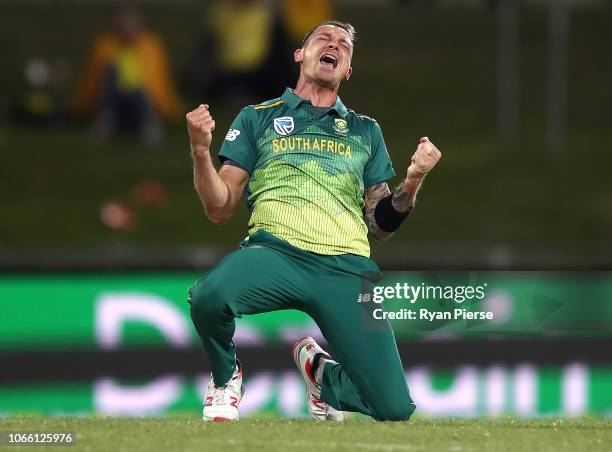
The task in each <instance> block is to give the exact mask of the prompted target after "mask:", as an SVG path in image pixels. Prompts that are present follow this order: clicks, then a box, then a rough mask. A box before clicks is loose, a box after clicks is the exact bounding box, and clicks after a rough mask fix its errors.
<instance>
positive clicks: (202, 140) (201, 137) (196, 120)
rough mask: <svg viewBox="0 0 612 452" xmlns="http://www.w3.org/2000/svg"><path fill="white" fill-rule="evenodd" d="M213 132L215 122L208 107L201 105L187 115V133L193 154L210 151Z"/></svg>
mask: <svg viewBox="0 0 612 452" xmlns="http://www.w3.org/2000/svg"><path fill="white" fill-rule="evenodd" d="M213 130H215V120H214V119H213V117H212V116H211V115H210V111H209V110H208V105H203V104H200V106H199V107H198V108H196V109H195V110H193V111H190V112H189V113H187V132H189V140H190V141H191V150H192V151H193V152H197V151H205V152H207V151H208V148H209V147H210V143H211V142H212V132H213Z"/></svg>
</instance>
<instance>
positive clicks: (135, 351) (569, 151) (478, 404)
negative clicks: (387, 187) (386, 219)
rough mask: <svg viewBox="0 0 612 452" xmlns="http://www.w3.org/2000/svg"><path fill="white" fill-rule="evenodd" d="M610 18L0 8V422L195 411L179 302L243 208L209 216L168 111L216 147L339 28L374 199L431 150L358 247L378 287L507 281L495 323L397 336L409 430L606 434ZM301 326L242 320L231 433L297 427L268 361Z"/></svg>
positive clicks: (426, 4)
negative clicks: (567, 422)
mask: <svg viewBox="0 0 612 452" xmlns="http://www.w3.org/2000/svg"><path fill="white" fill-rule="evenodd" d="M611 13H612V9H611V6H610V4H609V2H606V1H603V0H602V1H596V0H565V1H563V0H541V1H537V0H524V1H518V0H516V1H515V0H499V1H494V0H489V1H485V0H437V1H419V0H413V1H410V0H404V1H393V0H352V1H351V0H343V1H340V0H338V1H337V2H331V1H324V0H287V1H282V2H281V1H278V2H273V1H261V2H260V1H257V0H240V1H238V0H236V1H231V2H230V1H227V2H208V1H194V0H180V1H174V2H171V3H169V2H161V1H153V0H150V1H146V0H143V1H138V2H133V3H131V4H130V5H128V6H126V5H125V4H119V3H116V2H109V1H87V2H85V1H83V2H81V1H76V0H73V1H69V0H47V1H29V0H24V1H7V0H4V1H0V25H1V26H0V50H1V51H0V55H1V58H2V71H0V92H1V93H2V94H1V95H0V108H1V110H0V111H1V115H2V116H1V119H0V121H1V122H0V187H1V189H0V206H1V212H2V221H1V222H0V271H1V273H0V416H12V415H15V414H20V413H31V414H42V415H83V414H91V413H101V414H113V415H128V416H132V415H138V416H142V415H145V416H148V415H164V414H169V413H178V412H189V413H191V414H193V416H197V415H198V414H199V410H200V399H201V397H202V394H203V392H204V388H205V385H206V383H207V379H208V363H207V360H206V357H205V355H204V353H203V351H201V349H200V346H199V343H198V341H197V339H196V335H195V333H194V331H193V327H192V325H191V322H190V319H189V315H188V305H187V303H186V289H187V287H188V286H189V285H191V284H192V283H193V282H194V281H195V280H196V279H197V278H198V277H199V275H201V274H202V273H203V272H205V271H206V270H207V269H208V268H210V267H211V266H213V265H214V264H215V262H217V261H218V260H219V259H220V257H221V256H223V254H224V253H226V252H228V251H230V250H233V249H235V248H236V246H237V243H238V242H239V241H240V239H242V238H243V237H244V236H245V234H246V220H247V212H246V209H241V210H240V211H239V213H238V214H237V215H236V217H235V218H233V219H232V220H231V221H230V222H229V223H228V224H226V225H223V226H220V227H219V226H215V225H213V224H211V223H208V222H207V221H206V220H205V218H204V216H203V214H202V213H201V207H200V204H199V201H198V198H197V195H196V194H195V192H194V191H193V189H192V182H191V178H192V176H191V162H190V156H189V150H188V141H187V136H186V133H185V128H184V124H183V121H182V118H183V116H184V113H185V112H186V111H188V109H191V108H193V107H194V106H196V105H198V104H199V103H203V102H206V103H210V104H211V109H212V110H213V112H214V115H215V117H216V119H217V130H218V132H217V134H216V135H215V139H214V144H216V146H217V147H218V146H219V144H220V142H221V139H222V136H223V134H224V130H226V129H227V127H228V126H229V123H230V121H231V119H232V117H233V115H235V114H236V113H237V111H238V109H239V108H241V107H242V106H243V105H246V104H248V103H256V102H260V101H262V100H264V99H266V98H271V97H276V96H277V95H280V93H281V92H282V90H283V88H284V85H285V84H286V83H292V80H293V79H294V77H295V73H296V71H295V68H293V67H292V66H291V61H290V54H291V51H292V49H293V48H294V47H296V45H297V44H296V42H297V41H298V40H299V37H301V36H302V35H303V33H304V32H305V31H306V30H307V29H308V28H310V27H311V26H312V25H313V24H315V23H318V22H320V21H322V20H325V19H328V18H330V17H335V18H339V19H342V20H346V21H350V22H352V23H353V24H354V25H355V26H356V28H357V31H358V34H359V40H358V43H357V46H356V50H355V57H354V63H353V66H354V75H353V77H352V78H351V81H350V82H349V83H347V84H346V85H345V86H343V87H342V88H341V97H342V99H343V101H344V102H345V103H346V104H347V105H348V106H350V107H351V108H353V109H355V110H356V111H358V112H361V113H364V114H368V115H371V116H374V117H376V118H377V119H378V120H379V122H380V123H381V125H382V128H383V131H384V133H385V137H386V140H387V145H388V147H389V150H390V154H391V156H392V159H393V161H394V165H395V168H396V172H397V173H398V175H400V176H398V177H397V179H396V180H395V181H393V183H394V184H395V183H397V182H399V181H400V177H401V174H402V172H403V171H404V169H405V168H406V165H407V163H408V161H409V157H410V155H411V154H412V152H413V150H414V149H415V147H416V144H417V143H418V139H419V137H420V136H422V135H428V136H429V137H430V138H431V139H432V141H434V142H435V143H436V144H437V145H438V147H439V148H440V149H441V150H442V152H443V154H444V159H443V160H442V162H441V165H440V166H439V168H437V169H436V171H435V172H434V173H433V174H432V175H431V176H430V178H429V179H428V181H427V183H426V184H425V187H424V189H423V191H422V194H421V196H420V201H419V204H418V207H417V209H416V211H415V214H414V216H413V217H412V218H411V219H410V221H409V223H408V224H407V225H406V226H405V227H404V229H403V230H402V232H401V233H399V234H398V235H397V236H396V237H395V238H394V239H393V240H392V241H390V242H389V243H385V244H378V245H375V246H374V257H375V258H376V259H377V261H378V262H379V264H380V266H381V268H383V269H384V270H395V271H409V270H433V271H449V270H452V271H455V272H463V271H471V272H482V271H487V270H488V271H498V272H499V271H502V270H503V271H505V272H502V273H490V274H485V275H487V276H486V277H487V278H493V277H494V276H493V275H497V276H495V278H497V281H498V283H499V286H500V287H502V288H503V290H501V291H497V292H495V293H493V294H492V295H491V297H492V299H491V300H488V301H490V302H496V303H497V305H498V306H502V307H503V311H504V312H505V313H506V314H505V316H502V321H501V322H500V323H499V324H498V325H497V327H496V328H489V329H488V330H487V331H486V332H480V333H479V334H473V331H468V332H466V330H465V329H461V328H455V329H437V330H434V331H425V330H423V331H419V330H417V327H416V326H415V327H414V329H411V328H409V327H408V324H407V323H401V322H398V323H397V324H396V326H397V337H398V342H399V347H400V352H401V354H402V356H403V360H404V364H405V366H406V372H407V378H408V381H409V384H410V388H411V391H412V393H413V396H414V398H415V400H416V402H417V405H418V406H419V410H420V411H419V412H420V413H421V414H426V415H432V416H449V415H459V416H483V415H491V416H494V415H500V414H513V415H517V416H553V415H555V416H558V415H560V416H566V415H567V416H576V415H582V414H597V415H606V416H610V415H612V336H611V328H610V327H611V326H612V311H611V310H610V307H609V306H610V301H612V274H611V273H610V270H611V269H612V247H611V242H610V237H611V232H612V183H611V178H610V176H609V166H610V164H611V163H612V155H611V153H610V151H611V150H612V128H611V127H610V124H609V122H610V118H611V117H612V102H610V101H611V100H612V89H610V86H611V85H610V84H611V82H612V59H611V58H609V55H608V53H609V42H610V37H611V32H610V25H609V24H610V19H611V18H612V14H611ZM139 24H140V25H139ZM143 29H146V30H148V32H146V33H144V32H143V31H142V30H143ZM245 271H248V269H245ZM536 271H537V272H536ZM542 271H546V272H542ZM481 275H482V274H481ZM239 276H240V275H237V277H239ZM534 286H537V287H544V289H542V290H543V293H545V294H548V297H549V298H550V297H553V298H554V297H556V298H561V299H562V301H563V303H565V306H566V307H571V309H564V310H562V311H559V312H560V313H561V314H562V315H561V317H559V316H558V315H557V317H556V318H555V320H556V322H557V323H555V324H554V325H552V326H550V327H546V328H544V327H542V328H539V327H538V326H537V325H536V327H531V328H525V325H526V323H525V322H524V319H525V316H529V315H531V314H532V312H531V311H530V310H532V307H533V305H530V306H532V307H530V308H526V307H525V306H526V305H525V303H523V302H524V301H525V297H529V299H530V300H533V296H532V295H533V293H534V289H533V288H534ZM550 294H555V295H554V296H553V295H550ZM493 296H494V297H495V299H493ZM496 300H497V301H496ZM500 300H501V301H500ZM536 301H537V300H536ZM500 303H501V304H500ZM521 319H523V320H521ZM517 322H518V323H517ZM305 333H307V334H313V335H315V336H318V333H317V330H316V327H315V326H314V325H313V323H312V322H311V321H310V320H309V319H308V318H307V317H305V316H304V315H303V314H301V313H299V312H279V313H274V314H265V315H260V316H253V317H248V318H243V319H242V320H240V321H239V324H238V331H237V335H236V343H237V344H238V346H239V349H240V353H241V355H240V356H241V358H242V360H243V362H244V365H245V369H246V372H247V392H246V396H245V399H244V401H243V404H242V407H243V414H244V415H255V414H259V415H261V414H267V415H272V416H304V415H306V411H305V406H304V403H303V388H302V384H301V380H300V379H299V378H298V374H297V373H296V372H295V371H294V370H293V368H292V361H291V357H290V355H289V352H288V350H289V344H290V343H291V342H292V341H294V340H295V339H297V338H298V337H300V336H302V335H304V334H305Z"/></svg>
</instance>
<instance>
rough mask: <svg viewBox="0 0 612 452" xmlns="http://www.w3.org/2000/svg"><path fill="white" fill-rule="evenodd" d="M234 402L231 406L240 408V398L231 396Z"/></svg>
mask: <svg viewBox="0 0 612 452" xmlns="http://www.w3.org/2000/svg"><path fill="white" fill-rule="evenodd" d="M230 399H231V401H232V403H230V405H231V406H233V407H235V408H238V399H237V398H236V397H230Z"/></svg>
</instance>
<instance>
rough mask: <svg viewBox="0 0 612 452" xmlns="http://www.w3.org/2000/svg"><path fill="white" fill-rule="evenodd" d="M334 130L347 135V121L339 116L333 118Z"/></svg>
mask: <svg viewBox="0 0 612 452" xmlns="http://www.w3.org/2000/svg"><path fill="white" fill-rule="evenodd" d="M334 131H335V132H336V133H337V134H338V135H348V132H349V130H348V123H347V122H346V120H344V119H341V118H335V119H334Z"/></svg>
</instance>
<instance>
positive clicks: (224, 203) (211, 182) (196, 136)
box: [187, 105, 249, 224]
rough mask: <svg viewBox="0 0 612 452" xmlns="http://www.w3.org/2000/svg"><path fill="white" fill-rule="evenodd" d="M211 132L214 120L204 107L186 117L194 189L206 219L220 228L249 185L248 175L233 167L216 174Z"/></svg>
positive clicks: (222, 169)
mask: <svg viewBox="0 0 612 452" xmlns="http://www.w3.org/2000/svg"><path fill="white" fill-rule="evenodd" d="M214 130H215V120H214V119H213V117H212V116H211V114H210V111H209V110H208V105H200V106H199V107H198V108H196V109H195V110H193V111H192V112H189V113H187V131H188V133H189V140H190V142H191V157H192V159H193V182H194V185H195V189H196V191H197V193H198V195H199V196H200V200H201V201H202V205H203V207H204V212H205V213H206V216H207V217H208V219H209V220H210V221H212V222H213V223H215V224H221V223H224V222H226V221H227V220H228V219H229V218H230V217H231V216H232V215H233V213H234V211H235V209H236V205H237V204H238V202H239V201H240V198H242V194H243V193H244V189H245V187H246V185H247V183H248V181H249V173H248V172H247V171H245V170H243V169H242V168H239V167H237V166H233V165H223V166H222V167H221V169H220V170H219V171H218V172H217V170H216V169H215V167H214V165H213V162H212V157H211V155H210V144H211V142H212V132H213V131H214Z"/></svg>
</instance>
